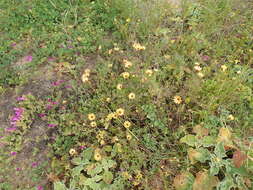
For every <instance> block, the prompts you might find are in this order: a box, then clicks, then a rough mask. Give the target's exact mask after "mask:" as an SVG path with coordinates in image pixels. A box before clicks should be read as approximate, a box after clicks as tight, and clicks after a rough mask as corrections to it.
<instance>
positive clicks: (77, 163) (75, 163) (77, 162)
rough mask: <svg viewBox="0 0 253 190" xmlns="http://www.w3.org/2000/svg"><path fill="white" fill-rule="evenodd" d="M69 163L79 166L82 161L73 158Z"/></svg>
mask: <svg viewBox="0 0 253 190" xmlns="http://www.w3.org/2000/svg"><path fill="white" fill-rule="evenodd" d="M71 163H72V164H74V165H80V164H81V163H82V159H81V158H80V157H78V158H73V159H72V160H71Z"/></svg>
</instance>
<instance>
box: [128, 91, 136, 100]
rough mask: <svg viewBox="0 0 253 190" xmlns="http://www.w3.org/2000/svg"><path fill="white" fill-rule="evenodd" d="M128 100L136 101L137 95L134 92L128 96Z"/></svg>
mask: <svg viewBox="0 0 253 190" xmlns="http://www.w3.org/2000/svg"><path fill="white" fill-rule="evenodd" d="M128 98H129V99H130V100H133V99H135V94H134V93H133V92H131V93H130V94H129V95H128Z"/></svg>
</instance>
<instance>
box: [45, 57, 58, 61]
mask: <svg viewBox="0 0 253 190" xmlns="http://www.w3.org/2000/svg"><path fill="white" fill-rule="evenodd" d="M47 60H48V61H49V62H52V61H55V60H56V58H55V57H49V58H47Z"/></svg>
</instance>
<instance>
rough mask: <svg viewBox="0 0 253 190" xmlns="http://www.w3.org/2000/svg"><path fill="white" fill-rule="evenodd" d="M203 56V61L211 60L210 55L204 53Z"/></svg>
mask: <svg viewBox="0 0 253 190" xmlns="http://www.w3.org/2000/svg"><path fill="white" fill-rule="evenodd" d="M201 58H202V60H203V61H209V60H210V57H209V56H208V55H203V56H202V57H201Z"/></svg>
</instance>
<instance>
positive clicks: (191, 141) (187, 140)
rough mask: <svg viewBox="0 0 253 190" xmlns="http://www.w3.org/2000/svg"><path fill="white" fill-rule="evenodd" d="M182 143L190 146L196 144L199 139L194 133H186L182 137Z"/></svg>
mask: <svg viewBox="0 0 253 190" xmlns="http://www.w3.org/2000/svg"><path fill="white" fill-rule="evenodd" d="M180 143H186V144H187V145H189V146H195V144H196V143H197V139H196V137H195V136H194V135H186V136H184V137H183V138H181V139H180Z"/></svg>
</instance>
